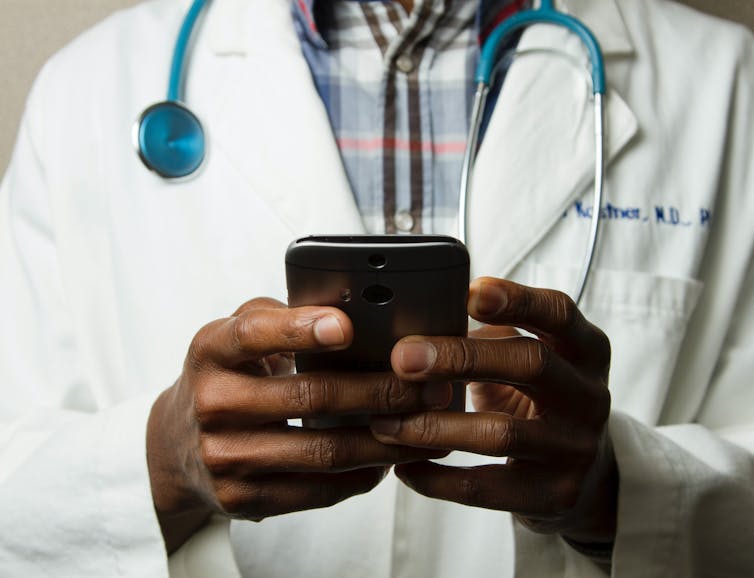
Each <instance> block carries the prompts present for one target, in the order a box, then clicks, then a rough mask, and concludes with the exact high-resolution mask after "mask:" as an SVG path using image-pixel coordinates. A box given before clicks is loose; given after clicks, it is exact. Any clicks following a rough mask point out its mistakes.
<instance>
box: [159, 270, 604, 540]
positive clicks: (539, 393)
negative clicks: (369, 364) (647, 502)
mask: <svg viewBox="0 0 754 578" xmlns="http://www.w3.org/2000/svg"><path fill="white" fill-rule="evenodd" d="M469 314H470V315H472V316H473V317H474V318H476V319H478V320H479V321H482V322H483V323H486V324H487V325H488V327H486V328H485V330H484V331H483V332H481V334H476V335H474V336H472V337H469V338H463V339H462V338H456V337H443V338H436V337H434V338H424V337H417V336H414V337H409V338H406V339H403V340H401V341H400V342H399V343H398V344H397V345H396V346H395V348H394V350H393V354H392V364H393V369H394V373H384V374H362V375H342V374H316V375H307V374H299V375H291V373H290V372H291V370H292V363H291V353H292V352H294V351H304V350H323V349H338V348H343V347H347V346H348V344H349V343H350V341H351V339H352V336H353V328H352V326H351V323H350V321H349V319H348V318H347V317H346V316H345V315H344V314H343V313H342V312H341V311H339V310H337V309H333V308H323V307H303V308H290V309H289V308H286V307H285V306H284V305H282V304H280V303H278V302H276V301H273V300H270V299H256V300H253V301H250V302H248V303H246V304H245V305H244V306H242V307H241V308H240V309H239V310H238V311H237V312H236V313H235V314H234V315H233V316H231V317H230V318H227V319H221V320H218V321H215V322H213V323H210V324H209V325H207V326H205V327H204V328H203V329H202V330H200V331H199V333H198V334H197V335H196V337H195V338H194V340H193V343H192V345H191V347H190V350H189V353H188V355H187V358H186V363H185V365H184V371H183V374H182V375H181V377H180V378H179V379H178V381H177V382H176V383H175V385H173V387H171V388H170V389H168V390H166V391H165V392H164V393H163V394H162V395H161V396H160V398H159V399H158V400H157V401H156V402H155V404H154V406H153V408H152V413H151V415H150V419H149V428H148V435H147V457H148V464H149V471H150V477H151V483H152V495H153V498H154V504H155V509H156V511H157V514H158V518H159V520H160V524H161V527H162V531H163V536H164V538H165V542H166V545H167V548H168V550H169V551H171V552H172V551H173V550H175V549H176V548H177V547H179V546H180V545H181V544H182V543H183V542H184V541H185V540H186V539H188V537H190V536H191V535H192V534H193V533H194V532H195V531H196V530H197V529H198V528H200V527H201V525H202V524H203V523H204V522H205V521H206V519H207V517H208V516H209V515H210V514H211V513H213V512H216V513H221V514H223V515H226V516H230V517H234V518H242V519H249V520H262V519H264V518H266V517H269V516H275V515H279V514H284V513H288V512H294V511H300V510H306V509H312V508H321V507H327V506H330V505H332V504H335V503H337V502H339V501H342V500H344V499H346V498H348V497H350V496H353V495H356V494H360V493H364V492H368V491H370V490H371V489H372V488H374V487H375V486H376V485H377V484H378V483H379V482H380V480H381V479H382V478H383V477H384V476H385V474H386V473H387V471H388V469H389V468H390V466H391V465H392V464H398V465H397V466H396V469H395V471H396V474H397V475H398V477H399V478H400V479H401V480H402V481H403V482H404V483H406V484H407V485H408V486H409V487H411V488H413V489H414V490H416V491H417V492H419V493H422V494H424V495H427V496H430V497H434V498H438V499H443V500H450V501H454V502H459V503H463V504H468V505H473V506H478V507H483V508H489V509H498V510H507V511H511V512H513V513H514V514H515V515H516V516H518V518H519V519H520V520H521V521H522V522H523V523H525V524H526V525H528V526H529V527H530V528H532V529H534V530H535V531H540V532H558V533H561V534H563V535H566V536H568V537H570V538H571V539H574V540H577V541H580V542H586V543H595V542H600V543H601V542H610V541H612V539H613V537H614V533H615V511H616V492H617V479H618V478H617V468H616V465H615V459H614V457H613V454H612V449H611V444H610V440H609V436H608V433H607V428H606V422H607V418H608V415H609V409H610V396H609V393H608V391H607V374H608V369H609V361H610V347H609V343H608V340H607V338H606V337H605V336H604V334H603V333H602V332H601V331H599V329H597V328H595V327H594V326H592V325H591V324H589V323H588V322H587V321H586V320H585V319H584V318H583V316H582V315H581V314H580V313H579V311H578V309H577V308H576V307H575V305H574V304H573V302H572V301H571V300H570V299H569V298H568V297H567V296H565V295H563V294H562V293H558V292H555V291H547V290H541V289H531V288H527V287H523V286H520V285H516V284H514V283H510V282H507V281H503V280H499V279H492V278H483V279H480V280H477V281H475V282H474V283H473V284H472V286H471V290H470V299H469ZM513 326H516V327H522V328H525V329H527V330H528V331H530V332H532V333H535V334H536V335H538V336H539V337H540V340H539V341H538V340H534V339H531V338H528V337H522V336H520V335H518V333H517V332H515V330H513V329H512V327H513ZM428 361H429V362H431V363H427V362H428ZM449 380H464V381H470V382H473V383H472V385H471V387H472V389H473V395H474V404H475V406H476V409H477V410H478V413H468V414H462V413H450V412H443V411H440V410H442V409H443V408H445V407H447V405H448V404H449V402H450V397H451V391H450V385H449V384H448V383H447V381H449ZM428 383H432V385H428ZM354 413H355V414H361V413H369V414H372V415H373V416H375V417H373V420H372V427H371V431H370V429H369V428H352V429H349V430H337V431H308V430H301V429H299V428H292V427H288V426H287V424H286V422H285V420H286V419H288V418H301V417H313V416H321V415H346V414H354ZM456 449H457V450H464V451H470V452H474V453H478V454H485V455H495V456H508V457H509V458H512V459H510V460H509V461H508V463H507V464H506V463H502V461H501V464H500V465H492V466H481V467H478V468H472V469H468V468H464V469H458V468H452V467H447V466H441V465H438V464H434V463H432V462H430V461H429V460H430V459H434V458H438V457H441V456H443V455H446V454H447V452H448V451H450V450H456Z"/></svg>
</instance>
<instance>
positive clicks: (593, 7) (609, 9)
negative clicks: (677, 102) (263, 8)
mask: <svg viewBox="0 0 754 578" xmlns="http://www.w3.org/2000/svg"><path fill="white" fill-rule="evenodd" d="M359 1H365V0H359ZM366 1H370V0H366ZM490 2H494V0H482V7H481V8H480V11H479V21H480V22H479V26H480V28H479V29H480V32H481V33H482V34H483V33H484V32H485V30H484V29H482V26H483V25H484V18H483V17H482V14H483V12H484V6H485V5H488V4H489V3H490ZM556 2H557V3H558V4H559V5H560V7H561V9H565V10H566V11H567V12H568V13H570V14H574V15H576V16H577V17H579V18H580V19H582V20H583V21H584V23H585V24H587V26H589V27H590V28H591V29H592V31H593V32H594V33H595V35H596V36H597V38H598V40H599V41H600V44H601V46H602V51H603V53H604V54H605V55H621V54H623V55H627V54H631V53H633V42H632V40H631V37H630V35H629V33H628V29H627V27H626V25H625V23H624V21H623V15H622V14H621V12H620V8H619V7H618V2H617V0H563V1H562V2H558V1H557V0H556ZM248 3H249V2H248V0H223V1H222V2H218V3H217V4H216V5H215V6H213V7H212V10H210V12H211V14H210V16H209V18H208V23H207V24H208V25H209V26H208V28H209V35H208V36H209V45H210V49H211V50H212V52H214V53H215V54H218V55H224V54H225V55H228V54H239V55H244V54H246V51H247V44H248V38H247V36H246V34H245V26H244V22H245V21H246V18H248V17H250V15H247V12H249V10H248ZM320 4H323V5H326V4H329V2H325V1H323V2H317V1H316V0H293V6H294V15H295V16H296V18H295V20H296V25H297V26H299V27H300V28H301V30H302V32H303V34H304V35H305V36H306V37H307V38H310V39H311V40H312V42H313V43H314V44H315V45H316V46H320V47H322V48H326V47H327V44H326V43H325V41H324V39H323V38H322V36H321V35H320V33H319V28H318V26H317V18H318V16H317V14H318V10H319V8H318V6H319V5H320ZM307 14H308V16H309V17H308V18H307V17H306V15H307Z"/></svg>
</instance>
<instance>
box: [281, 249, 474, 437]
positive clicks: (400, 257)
mask: <svg viewBox="0 0 754 578" xmlns="http://www.w3.org/2000/svg"><path fill="white" fill-rule="evenodd" d="M285 268H286V280H287V285H288V304H289V305H290V306H292V307H298V306H302V305H329V306H333V307H338V308H339V309H342V310H343V311H344V312H345V313H346V314H347V315H348V317H349V318H350V319H351V321H352V322H353V326H354V339H353V343H352V344H351V345H350V346H349V347H348V348H347V349H345V350H342V351H333V352H322V353H309V352H307V353H299V354H296V370H297V371H298V372H299V373H303V372H309V371H347V372H381V371H391V366H390V353H391V351H392V349H393V346H394V345H395V343H396V342H397V341H398V340H399V339H401V338H402V337H405V336H407V335H440V336H441V335H452V336H465V335H466V334H467V331H468V315H467V312H466V302H467V300H468V292H469V254H468V251H467V250H466V247H465V246H464V245H463V243H461V242H460V241H459V240H457V239H454V238H453V237H446V236H438V235H343V236H317V237H305V238H302V239H298V240H296V241H294V242H293V243H291V245H290V246H289V247H288V251H287V252H286V256H285ZM453 388H454V389H453V401H452V403H451V406H450V408H449V409H452V410H453V411H463V410H464V408H465V387H464V385H463V384H457V385H454V386H453ZM368 423H369V418H368V416H345V417H327V418H316V419H307V420H304V426H305V427H314V428H326V427H339V426H354V425H368Z"/></svg>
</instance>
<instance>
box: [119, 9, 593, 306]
mask: <svg viewBox="0 0 754 578" xmlns="http://www.w3.org/2000/svg"><path fill="white" fill-rule="evenodd" d="M210 1H211V0H194V2H193V3H192V4H191V7H190V8H189V11H188V13H187V14H186V17H185V18H184V20H183V23H182V25H181V28H180V31H179V33H178V38H177V40H176V43H175V48H174V50H173V60H172V64H171V67H170V81H169V83H168V97H167V100H165V101H163V102H158V103H156V104H153V105H152V106H150V107H149V108H147V109H146V110H145V111H144V112H143V113H142V114H141V116H140V117H139V119H138V120H137V122H136V125H135V127H134V141H135V146H136V148H137V151H138V154H139V157H140V158H141V160H142V161H143V163H144V164H145V165H146V166H147V168H149V169H150V170H151V171H154V172H155V173H157V174H158V175H159V176H161V177H162V178H164V179H182V178H185V177H188V176H190V175H192V174H193V173H195V172H196V171H197V170H198V169H199V167H200V166H201V165H202V163H203V162H204V157H205V150H206V139H205V135H204V129H203V128H202V124H201V122H200V121H199V119H198V118H197V116H196V115H195V114H194V113H193V112H191V110H189V109H188V108H187V107H186V106H185V105H184V104H183V96H184V94H183V93H184V84H185V68H186V55H187V54H188V49H189V45H190V42H191V36H192V34H193V31H194V29H195V28H196V23H197V21H198V19H199V17H200V15H201V14H202V12H203V11H204V9H205V7H206V6H207V4H208V3H209V2H210ZM533 24H553V25H556V26H561V27H564V28H566V29H567V30H569V31H571V32H573V33H574V34H576V35H577V36H578V37H579V38H580V39H581V41H582V42H583V44H584V46H585V48H586V50H587V52H588V54H589V61H590V64H591V68H592V70H591V79H592V92H593V95H594V137H595V144H594V146H595V163H594V194H593V206H592V218H591V225H590V230H589V240H588V243H587V250H586V252H585V258H584V262H583V265H582V268H581V272H580V275H579V278H578V285H577V286H576V291H575V293H574V295H573V298H574V301H575V302H576V303H580V302H581V300H582V297H583V295H584V289H585V287H586V283H587V280H588V279H589V274H590V272H591V269H592V264H593V262H594V256H595V253H596V249H597V240H598V237H599V229H600V211H601V207H602V198H603V195H604V188H605V186H604V185H605V133H604V125H605V109H604V96H605V90H606V84H605V63H604V58H603V55H602V50H601V49H600V46H599V43H598V42H597V39H596V38H595V36H594V34H592V32H591V31H590V30H589V29H588V28H587V27H586V26H585V25H584V24H583V23H582V22H580V21H578V20H577V19H575V18H574V17H572V16H570V15H568V14H565V13H563V12H559V11H558V10H556V9H555V7H554V6H553V2H552V0H541V1H540V5H539V8H536V9H532V10H524V11H522V12H518V13H516V14H515V15H513V16H511V17H510V18H508V19H506V20H504V21H503V22H502V23H501V24H499V25H498V26H497V27H496V28H495V29H494V30H493V31H492V33H491V34H490V36H489V37H488V38H487V40H486V41H485V43H484V45H483V46H482V50H481V54H480V57H479V64H478V66H477V70H476V74H475V81H476V83H477V85H476V92H475V94H474V102H473V106H472V112H471V121H470V126H469V135H468V138H467V141H466V152H465V154H464V159H463V166H462V170H461V184H460V194H459V205H458V233H459V234H458V237H459V238H460V239H461V241H463V242H464V243H467V241H468V226H469V223H468V220H469V210H468V209H469V197H470V194H469V193H470V190H471V176H472V168H473V166H474V163H475V160H476V154H477V149H478V145H479V135H480V130H481V125H482V118H483V116H484V112H485V107H486V104H487V96H488V94H489V91H490V86H491V84H492V81H493V76H494V72H495V67H496V64H497V62H498V52H499V50H500V47H501V46H502V45H503V43H504V42H505V41H506V40H507V39H509V38H510V37H511V35H512V34H514V33H516V32H519V31H521V30H523V29H525V28H527V27H529V26H531V25H533Z"/></svg>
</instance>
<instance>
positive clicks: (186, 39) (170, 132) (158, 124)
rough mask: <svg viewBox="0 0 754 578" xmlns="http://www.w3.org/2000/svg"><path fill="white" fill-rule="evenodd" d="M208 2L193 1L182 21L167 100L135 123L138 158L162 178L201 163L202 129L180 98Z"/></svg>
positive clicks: (192, 170) (192, 169)
mask: <svg viewBox="0 0 754 578" xmlns="http://www.w3.org/2000/svg"><path fill="white" fill-rule="evenodd" d="M209 1H210V0H194V2H193V3H192V4H191V7H190V8H189V11H188V13H187V14H186V17H185V18H184V20H183V23H182V24H181V28H180V31H179V32H178V38H177V40H176V42H175V48H174V49H173V60H172V63H171V65H170V80H169V82H168V96H167V100H164V101H162V102H158V103H156V104H153V105H152V106H150V107H149V108H147V109H146V110H145V111H144V112H143V113H141V115H140V116H139V119H138V120H137V121H136V124H135V126H134V141H135V142H134V144H135V146H136V149H137V151H138V153H139V158H140V159H141V160H142V162H143V163H144V164H145V165H146V166H147V168H148V169H149V170H151V171H154V172H155V173H157V174H158V175H159V176H161V177H162V178H164V179H182V178H185V177H189V176H191V175H192V174H194V173H195V172H196V171H197V170H198V169H199V167H201V166H202V163H203V162H204V157H205V152H206V138H205V134H204V128H203V127H202V123H201V121H200V120H199V118H198V117H197V116H196V115H195V114H194V113H193V112H191V110H190V109H189V108H188V107H187V106H186V105H184V104H183V101H184V89H185V86H184V85H185V76H186V75H185V69H186V56H187V54H188V52H189V45H190V43H191V36H192V34H193V32H194V29H195V28H196V23H197V20H198V19H199V17H200V16H201V14H202V12H203V10H204V8H205V6H206V5H207V3H208V2H209Z"/></svg>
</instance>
